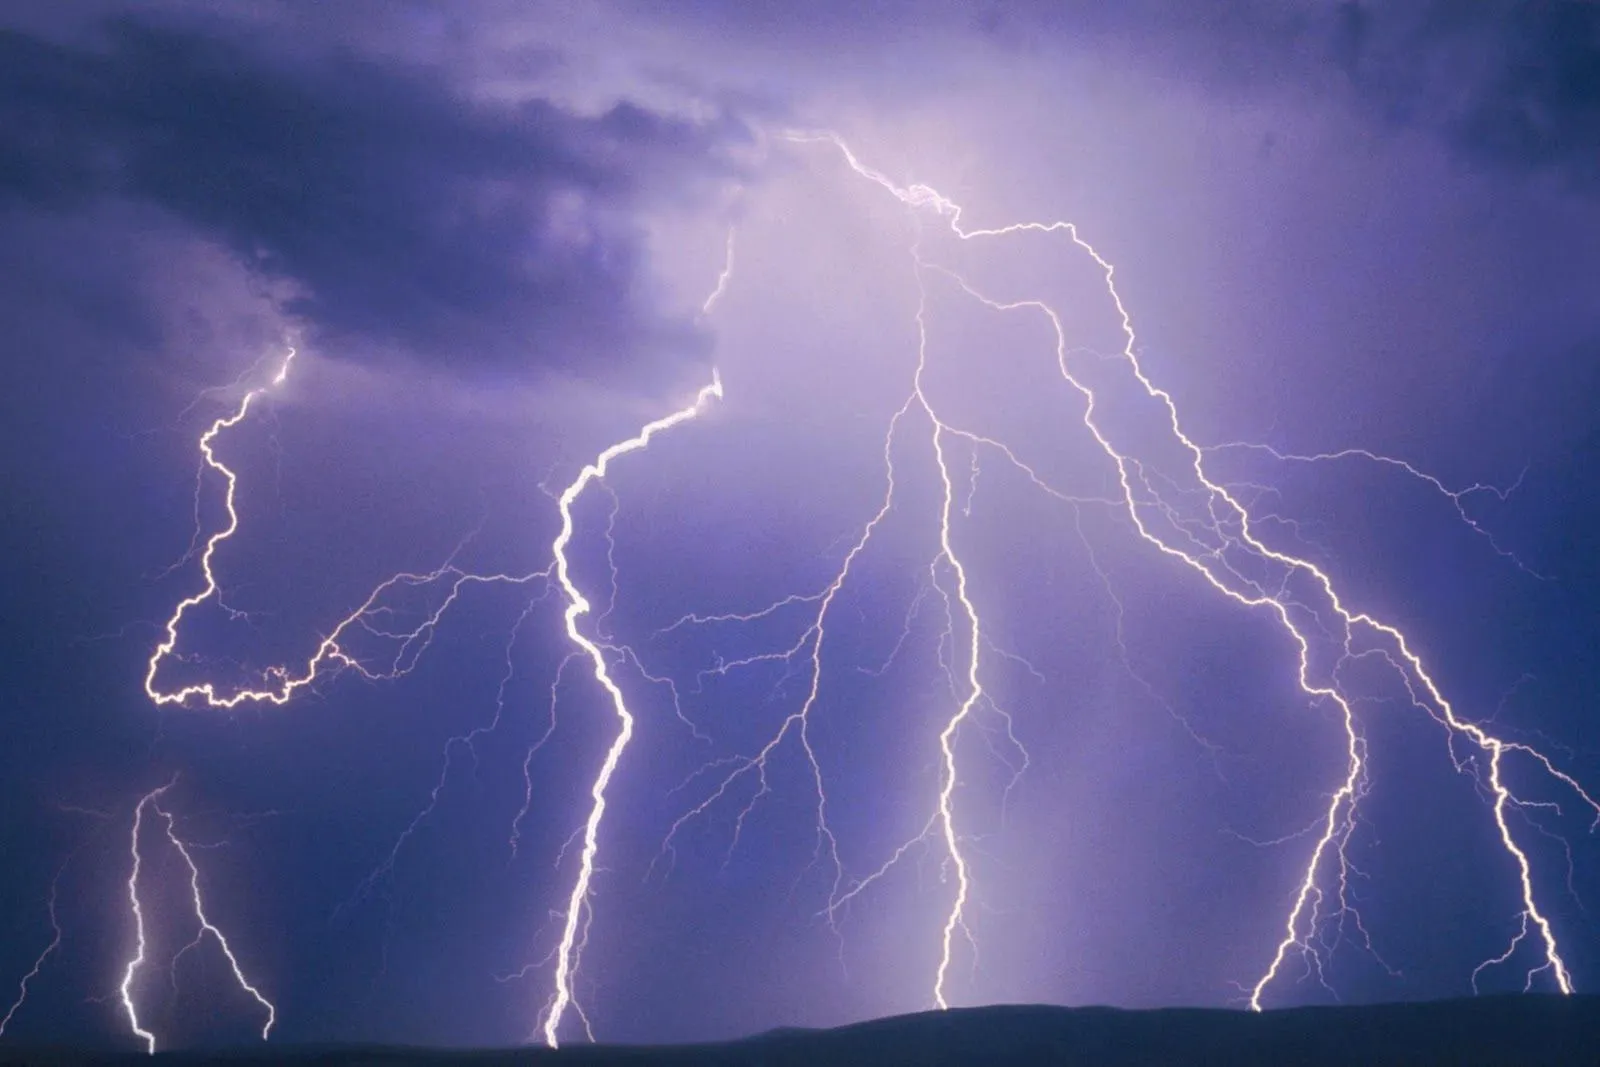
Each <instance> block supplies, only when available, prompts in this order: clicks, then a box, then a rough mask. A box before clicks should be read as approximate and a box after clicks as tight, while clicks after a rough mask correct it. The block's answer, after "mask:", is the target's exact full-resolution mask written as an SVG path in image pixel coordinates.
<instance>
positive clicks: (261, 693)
mask: <svg viewBox="0 0 1600 1067" xmlns="http://www.w3.org/2000/svg"><path fill="white" fill-rule="evenodd" d="M295 354H296V353H295V350H294V349H292V348H291V349H289V353H288V355H287V356H285V357H284V360H283V362H282V363H281V364H280V365H279V367H278V370H277V372H276V373H275V374H274V375H273V376H272V379H271V381H270V383H269V384H267V385H263V386H258V387H256V388H254V389H251V390H250V391H248V392H247V393H245V395H244V397H243V398H242V399H241V400H240V401H239V404H238V406H237V407H235V408H234V409H233V412H232V414H229V415H223V416H220V417H218V418H217V419H216V420H215V421H213V422H212V423H211V425H210V426H209V427H207V429H206V430H205V432H204V433H202V434H201V435H200V445H199V447H200V456H201V459H202V461H203V464H204V468H209V469H211V470H213V471H215V472H216V473H217V474H218V475H220V476H221V477H222V479H223V484H224V486H225V487H226V488H225V490H224V493H223V509H224V511H225V512H226V514H227V521H226V522H224V523H223V524H222V526H221V527H220V528H219V529H217V530H216V531H214V532H213V533H212V534H211V535H210V536H209V537H207V538H206V540H205V548H204V549H203V550H202V551H201V552H200V573H201V576H202V578H203V579H204V583H203V586H202V588H201V589H200V590H199V591H198V592H196V593H193V594H191V595H190V596H187V597H185V598H183V599H182V600H180V601H178V603H177V606H176V607H174V608H173V611H172V615H171V616H170V617H169V618H168V619H167V622H166V624H165V627H164V630H165V637H164V638H163V639H162V640H161V641H160V642H159V643H158V644H157V645H156V647H155V649H154V651H152V652H151V654H150V659H149V661H148V662H147V663H146V666H145V677H144V692H145V695H146V696H147V697H149V699H150V700H151V701H152V702H153V703H155V704H156V705H157V706H162V705H177V706H189V705H190V704H192V703H195V702H198V703H200V704H201V705H202V706H206V707H212V708H235V707H238V706H240V705H241V704H247V703H248V704H263V703H265V704H276V705H283V704H287V703H288V702H289V700H290V699H291V698H292V697H293V696H294V695H295V693H296V692H298V691H299V690H301V689H304V688H306V687H307V686H310V685H311V684H313V683H314V682H316V681H317V680H318V679H319V678H321V677H323V676H324V674H325V673H329V672H337V671H341V670H346V669H349V670H353V671H355V672H356V673H358V674H360V675H361V676H362V677H364V678H366V679H368V680H369V681H376V680H380V679H393V678H397V677H400V676H402V675H405V674H407V673H409V672H410V671H411V670H412V669H413V668H414V667H415V666H416V663H417V660H418V658H419V657H420V656H421V654H422V652H423V651H424V650H425V649H426V648H427V646H428V644H429V642H430V641H431V640H432V638H433V635H434V633H435V632H436V631H437V630H438V627H439V623H440V621H441V620H442V619H443V617H444V615H445V614H446V612H448V611H449V610H450V609H451V607H452V606H454V605H455V604H456V602H457V600H458V599H459V597H460V595H461V592H462V590H463V589H464V588H465V587H466V586H468V585H472V584H487V583H500V582H504V583H513V584H525V583H528V582H532V581H534V580H535V579H538V578H547V577H548V576H549V571H548V569H546V570H543V571H534V572H531V573H529V574H523V575H511V574H498V573H497V574H474V573H470V572H467V571H464V570H462V569H460V568H459V567H457V566H456V565H455V563H454V557H453V556H452V558H451V559H449V560H446V562H445V563H444V564H443V565H442V566H440V567H438V568H436V569H434V570H432V571H428V572H426V573H413V572H402V573H399V574H396V575H394V576H392V577H390V578H387V579H385V580H384V581H382V582H380V583H379V584H378V585H377V586H376V587H375V588H374V589H373V591H372V592H371V593H370V594H369V595H368V596H367V598H366V599H365V600H363V601H362V602H361V604H360V605H359V606H357V607H356V609H355V610H354V611H352V612H350V613H349V614H348V615H346V616H345V617H344V618H342V619H340V620H339V621H338V622H337V623H336V624H335V625H334V627H333V628H332V629H331V630H330V631H329V632H328V635H327V636H326V637H324V638H323V639H322V640H321V642H320V643H319V644H318V645H317V647H316V649H315V650H314V651H313V653H312V654H311V656H310V657H308V658H307V660H306V662H305V664H304V665H303V666H302V667H300V668H298V669H295V668H290V667H287V666H281V665H280V666H273V667H269V668H267V669H266V670H265V671H263V672H262V674H263V680H264V681H265V682H266V683H267V684H265V685H263V686H259V687H249V686H241V687H239V688H236V689H233V690H231V691H230V690H226V689H224V688H222V687H221V686H219V685H218V684H217V683H215V682H212V681H203V682H194V683H190V684H188V685H182V686H179V687H177V688H169V689H163V688H161V687H160V686H159V685H158V676H159V674H160V671H161V666H162V664H163V663H164V662H165V661H166V660H167V659H169V658H172V657H174V656H175V655H176V651H177V647H178V640H179V636H178V632H179V629H180V628H181V627H182V625H183V621H184V617H185V616H186V615H188V614H189V612H191V611H193V610H194V609H195V608H198V607H199V606H201V605H202V604H204V603H206V602H207V601H214V600H215V601H218V602H220V597H221V585H220V584H219V582H218V580H217V575H216V571H215V561H216V555H217V551H218V550H219V549H220V548H221V547H222V545H223V544H224V543H226V542H227V541H228V540H229V539H231V538H232V537H233V536H234V534H235V533H237V532H238V529H239V512H238V507H237V499H238V492H239V475H238V473H237V472H236V471H234V470H233V468H231V467H229V466H228V465H227V464H226V463H224V462H223V461H222V459H221V458H219V457H218V455H217V451H216V444H217V437H218V435H219V434H221V433H222V432H223V431H225V430H231V429H233V428H234V427H236V426H238V425H239V424H240V423H241V422H243V421H244V420H245V418H246V416H248V415H249V414H250V410H251V408H252V406H253V405H255V403H256V402H257V401H258V400H259V399H260V398H261V397H263V396H264V395H266V394H267V393H268V392H269V391H271V390H272V389H275V388H277V387H279V386H282V385H283V383H284V382H285V381H287V380H288V377H289V370H290V368H291V366H292V365H293V363H294V359H295ZM204 468H202V469H204ZM458 551H459V549H458ZM436 586H437V587H442V588H445V589H446V592H445V594H444V596H443V597H442V598H441V600H440V602H439V604H438V605H437V606H436V607H435V608H434V609H433V610H432V611H429V612H425V613H423V617H422V620H421V621H420V622H419V623H418V624H417V625H415V626H413V627H411V628H409V629H393V628H391V627H390V626H389V625H387V624H385V623H384V622H381V621H380V620H383V619H386V618H388V617H391V616H393V615H394V613H395V609H394V608H392V607H388V606H386V605H385V598H386V597H387V596H389V594H391V593H394V592H395V591H402V592H403V591H406V590H415V589H427V588H431V587H436ZM358 633H359V634H361V635H365V636H366V637H368V638H376V639H378V640H379V641H380V642H389V643H390V644H391V647H392V649H393V651H392V652H391V653H390V654H389V656H388V662H387V664H382V663H379V664H376V665H375V664H373V663H372V662H371V659H370V657H369V658H366V659H364V658H362V657H360V656H357V655H354V654H352V653H351V652H350V651H348V650H347V649H346V647H345V646H344V645H343V644H342V643H341V642H344V641H346V640H347V638H346V634H352V635H356V634H358Z"/></svg>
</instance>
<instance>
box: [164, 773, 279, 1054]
mask: <svg viewBox="0 0 1600 1067" xmlns="http://www.w3.org/2000/svg"><path fill="white" fill-rule="evenodd" d="M152 795H159V791H158V793H156V794H152ZM151 807H153V808H154V809H155V810H156V813H157V814H159V815H160V816H161V817H162V819H164V820H165V821H166V830H167V840H168V841H170V842H172V847H173V848H175V849H177V850H178V855H180V856H182V857H183V862H184V865H185V866H186V867H188V868H189V899H190V903H192V904H193V905H194V916H195V918H196V919H198V920H200V933H199V935H198V936H197V937H196V938H195V942H196V943H198V942H199V941H200V939H201V938H203V937H204V936H205V935H206V934H210V935H211V936H212V937H214V938H216V941H217V945H218V947H220V948H221V949H222V954H223V955H224V956H226V957H227V958H228V966H229V967H230V968H232V970H233V977H234V979H235V980H236V981H237V982H238V983H239V985H240V987H241V988H243V989H244V991H245V992H246V993H249V994H250V995H251V996H252V997H254V998H255V1001H256V1003H257V1004H260V1005H261V1006H262V1007H263V1008H265V1009H266V1010H267V1019H266V1022H264V1023H262V1024H261V1040H263V1041H265V1040H266V1039H267V1035H268V1034H270V1033H272V1026H273V1024H274V1023H276V1022H277V1021H278V1009H277V1008H276V1007H275V1006H274V1005H273V1003H272V1002H271V1001H270V1000H268V999H267V998H266V997H264V996H262V995H261V990H259V989H257V988H256V987H255V986H253V985H251V984H250V980H249V979H248V978H246V977H245V976H244V971H243V969H241V968H240V966H239V959H238V957H237V956H235V955H234V954H233V946H232V945H230V944H228V939H227V937H225V936H224V935H223V933H222V931H221V930H219V929H218V928H217V926H216V924H215V923H213V922H212V921H211V920H210V919H208V918H206V909H205V901H203V900H202V899H201V897H200V868H198V867H196V866H195V863H194V856H192V855H191V854H190V852H189V846H187V845H185V844H184V843H183V839H182V838H180V837H179V836H178V829H177V825H176V823H175V822H174V820H173V817H172V813H171V812H169V811H165V810H163V809H162V807H161V805H160V804H152V805H151Z"/></svg>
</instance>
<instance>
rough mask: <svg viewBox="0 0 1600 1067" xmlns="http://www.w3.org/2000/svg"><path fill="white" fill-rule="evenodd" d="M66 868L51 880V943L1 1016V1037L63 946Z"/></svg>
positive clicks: (48, 907) (48, 908)
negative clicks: (59, 909)
mask: <svg viewBox="0 0 1600 1067" xmlns="http://www.w3.org/2000/svg"><path fill="white" fill-rule="evenodd" d="M67 862H71V857H70V856H69V857H68V858H67ZM66 870H67V863H62V865H61V866H60V867H58V868H57V869H56V875H55V877H54V878H52V879H51V880H50V898H49V901H48V902H47V904H46V914H47V915H48V916H49V919H50V932H51V934H52V935H53V936H52V937H51V938H50V943H49V944H48V945H46V946H45V947H44V951H43V952H41V953H39V955H38V956H36V957H35V958H34V961H33V966H32V967H31V968H30V969H29V970H28V973H27V974H25V975H23V976H22V981H21V982H19V983H18V986H17V999H16V1000H14V1001H12V1002H11V1007H9V1008H7V1009H6V1013H5V1015H4V1017H0V1037H4V1036H5V1033H6V1027H8V1026H10V1025H11V1019H12V1017H13V1016H15V1015H16V1014H17V1009H19V1008H21V1007H22V1004H23V1002H24V1001H26V1000H27V999H28V983H30V982H32V981H33V980H34V979H35V978H37V977H39V971H40V970H42V969H43V967H44V961H45V960H47V959H49V958H50V957H51V956H52V955H53V954H54V953H55V951H56V949H58V948H60V947H61V922H60V920H59V919H58V918H57V916H56V897H57V891H58V890H59V888H60V885H61V876H62V875H63V874H64V873H66Z"/></svg>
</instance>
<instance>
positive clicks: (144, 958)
mask: <svg viewBox="0 0 1600 1067" xmlns="http://www.w3.org/2000/svg"><path fill="white" fill-rule="evenodd" d="M176 783H177V779H176V778H174V779H172V780H171V781H169V782H167V784H165V785H163V786H159V787H157V788H155V789H152V790H151V791H150V792H148V793H146V794H145V795H144V796H142V797H140V798H139V803H138V804H137V805H135V807H134V809H133V828H132V830H131V831H130V833H129V835H128V851H129V853H130V854H131V857H132V866H131V868H130V870H129V872H128V883H127V889H128V905H129V908H130V910H131V913H132V915H133V930H134V952H133V955H132V956H130V957H129V958H128V961H127V963H126V964H125V965H124V967H123V972H122V983H121V985H120V986H119V987H118V991H119V993H120V995H121V998H122V1007H123V1010H124V1011H125V1012H126V1013H127V1016H128V1025H129V1027H130V1028H131V1029H132V1031H133V1034H134V1036H135V1037H137V1038H139V1040H141V1041H143V1042H144V1045H145V1049H146V1051H148V1052H152V1053H153V1052H155V1051H156V1035H155V1032H154V1031H153V1030H149V1029H146V1028H145V1026H144V1025H143V1024H142V1023H141V1022H140V1021H139V1009H138V1005H137V998H136V995H135V992H134V983H135V981H136V980H137V979H138V976H139V972H140V970H141V969H142V968H143V967H144V965H145V963H146V962H148V954H149V951H150V944H149V940H148V937H147V933H146V928H145V905H144V902H143V900H142V898H141V896H140V893H139V881H140V877H141V875H142V873H143V869H144V852H143V849H142V848H141V847H140V836H141V834H142V832H143V830H144V819H145V809H147V808H148V809H149V810H151V811H153V812H155V814H156V815H157V816H158V817H160V819H161V820H162V823H163V830H164V832H165V837H166V840H167V843H168V844H170V845H171V846H172V847H173V849H174V850H176V851H177V853H178V855H179V857H181V858H182V860H183V863H184V867H185V868H186V869H187V871H188V889H189V906H190V909H191V910H192V911H193V913H194V917H195V920H196V921H197V922H198V923H199V927H200V928H199V931H198V932H197V933H196V934H195V937H194V940H192V941H191V942H190V943H189V944H187V945H185V946H184V947H183V948H181V949H179V950H178V952H177V953H176V954H175V956H174V960H176V957H177V956H181V955H182V954H183V953H185V952H187V951H189V950H190V949H191V948H197V947H199V946H200V945H201V944H202V943H203V942H204V940H205V939H206V937H207V935H209V936H210V937H211V938H212V939H213V940H215V941H216V943H217V947H218V948H220V949H221V950H222V954H223V956H224V957H225V958H226V959H227V961H228V967H229V969H230V971H231V972H232V973H233V977H234V980H235V981H236V982H238V984H239V988H241V989H243V990H244V991H245V992H246V993H248V994H249V995H250V997H251V999H253V1000H254V1001H255V1002H256V1003H257V1004H259V1005H260V1006H261V1008H262V1010H263V1011H264V1013H265V1016H264V1019H263V1021H262V1025H261V1039H262V1040H263V1041H264V1040H266V1039H267V1036H268V1035H269V1034H271V1033H272V1027H273V1025H274V1024H275V1023H276V1022H277V1018H278V1009H277V1007H276V1006H275V1005H274V1004H273V1003H272V1001H270V1000H268V999H267V997H266V995H265V994H263V993H262V992H261V990H260V989H259V988H258V987H257V986H256V985H255V984H254V983H252V982H251V981H250V979H249V978H247V977H245V973H244V969H243V967H241V965H240V963H239V958H238V956H237V955H236V954H235V953H234V950H233V946H232V945H231V944H230V943H229V942H228V938H227V935H226V934H224V933H223V932H222V930H221V928H220V927H218V926H217V925H216V924H215V923H213V922H212V921H211V919H210V917H209V916H208V915H207V914H206V906H205V898H204V895H203V894H202V892H201V889H200V868H199V867H198V866H197V865H196V864H195V861H194V854H193V853H192V852H191V851H190V847H191V846H190V845H189V844H187V843H186V842H185V841H184V840H183V838H182V837H180V836H179V835H178V828H177V821H176V818H175V817H174V816H173V814H172V813H171V812H170V811H168V810H167V809H165V808H163V807H162V806H161V798H162V797H163V796H165V795H166V794H167V792H169V791H170V790H171V789H172V787H173V786H174V785H175V784H176Z"/></svg>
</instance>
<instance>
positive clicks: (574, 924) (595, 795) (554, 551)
mask: <svg viewBox="0 0 1600 1067" xmlns="http://www.w3.org/2000/svg"><path fill="white" fill-rule="evenodd" d="M729 248H730V256H731V249H732V245H731V243H730V245H729ZM719 291H720V283H719ZM706 304H707V307H708V308H709V306H710V304H711V301H710V300H707V302H706ZM721 397H722V379H721V378H720V377H718V376H716V375H715V374H713V376H712V379H711V384H710V385H707V386H706V387H704V388H703V389H701V390H700V392H699V394H698V395H697V396H696V397H695V401H694V403H693V404H691V405H689V406H688V407H686V408H683V409H681V410H679V411H675V412H673V413H672V414H671V415H668V416H666V417H664V418H660V419H657V420H656V421H654V422H651V423H647V424H645V426H644V428H643V429H641V430H640V431H639V432H638V433H637V434H635V435H634V436H633V437H630V438H628V439H627V440H625V441H619V442H618V443H617V444H614V445H612V446H611V447H610V448H607V449H606V450H605V451H603V452H601V453H600V455H599V456H597V457H596V458H595V460H594V462H592V463H590V464H588V465H587V466H586V467H584V468H583V470H581V471H579V472H578V476H577V478H575V479H574V480H573V482H572V484H571V485H569V486H567V488H566V489H564V490H563V491H562V493H561V497H560V499H559V500H558V501H557V505H556V506H557V508H558V510H559V511H560V513H561V530H560V532H559V533H557V534H556V539H555V541H554V543H552V544H551V546H550V552H551V555H552V556H553V557H554V558H555V577H556V582H557V583H558V584H559V585H560V586H561V590H562V592H563V593H565V594H566V598H567V610H566V615H565V619H566V629H567V637H568V639H569V640H571V642H572V643H573V644H574V645H577V646H578V648H580V649H582V650H583V652H584V654H585V655H587V656H588V658H589V662H590V663H591V664H592V665H593V668H594V680H595V682H596V683H598V684H599V685H600V687H601V688H602V689H604V690H605V691H606V694H607V695H608V696H609V697H610V698H611V706H612V709H613V710H614V711H615V713H616V716H617V723H618V729H617V734H616V737H615V738H614V739H613V740H612V742H611V747H610V748H609V749H608V750H607V751H606V757H605V760H604V761H603V762H602V763H601V765H600V771H599V773H598V774H597V775H596V776H595V780H594V784H593V786H591V787H590V790H589V795H590V797H591V798H592V799H593V801H594V803H593V806H592V807H591V808H590V809H589V817H588V819H587V820H586V821H585V822H584V827H583V852H582V853H581V854H580V857H579V861H578V877H577V878H576V879H575V880H574V881H573V884H572V893H571V895H570V896H569V897H568V899H567V908H566V912H565V913H564V917H563V925H562V930H561V943H560V945H559V947H558V948H557V949H556V973H555V986H556V988H555V995H554V997H553V998H552V999H551V1001H550V1004H549V1006H548V1007H547V1008H546V1009H545V1012H544V1018H543V1020H542V1022H541V1029H542V1030H543V1032H544V1040H545V1043H546V1044H547V1045H549V1046H550V1047H551V1048H555V1047H556V1045H557V1044H558V1034H559V1031H560V1029H561V1017H562V1015H563V1014H564V1013H565V1012H566V1009H567V1007H568V1006H569V1005H570V1004H571V1003H572V976H573V973H574V972H575V971H576V969H577V966H578V962H579V957H580V956H581V954H582V943H581V942H580V941H579V925H580V919H581V918H582V916H584V915H585V914H587V913H588V911H589V908H590V904H589V883H590V881H591V879H592V878H593V877H594V863H595V856H596V855H597V854H598V852H599V850H600V823H601V820H602V819H603V818H604V817H605V811H606V789H607V787H608V786H609V785H610V784H611V776H612V775H613V774H615V773H616V770H617V764H618V762H619V761H620V760H621V759H622V753H623V750H624V749H626V748H627V747H628V741H629V739H630V738H632V736H633V722H634V720H633V714H632V713H631V712H629V711H628V705H627V700H626V698H625V697H624V696H623V693H622V689H621V687H620V686H618V685H617V683H616V680H615V679H613V678H612V677H611V670H610V667H609V666H608V665H607V663H606V657H605V650H604V648H603V647H602V646H601V645H599V644H597V643H596V642H595V641H594V640H593V639H591V638H590V637H588V636H587V635H585V634H584V633H583V631H582V630H580V629H579V628H578V620H579V619H581V618H582V617H583V616H585V615H587V614H588V613H589V611H590V610H591V606H590V604H589V601H588V600H587V599H586V598H585V597H584V595H583V593H582V592H580V591H579V589H578V586H577V584H576V583H575V582H574V581H573V578H572V564H571V561H570V560H569V559H568V558H567V546H568V544H569V543H571V541H572V535H573V531H574V525H573V519H572V506H573V504H574V503H575V502H576V501H577V499H578V497H579V496H581V495H582V493H583V491H584V489H585V488H587V487H588V486H589V484H590V483H591V482H594V481H598V480H600V479H603V478H605V476H606V471H607V469H608V468H609V467H610V465H611V461H612V460H614V459H617V458H618V457H620V456H625V455H627V454H628V453H630V452H637V451H640V450H641V449H644V448H646V447H648V446H649V444H650V439H651V438H652V437H654V436H655V435H656V434H658V433H662V432H664V431H666V430H670V429H672V428H673V427H674V426H677V425H679V424H680V423H684V422H688V421H689V420H690V419H693V418H695V417H696V416H698V415H699V414H700V413H701V412H703V411H704V410H705V408H706V405H708V404H709V403H710V402H711V401H712V400H713V399H721Z"/></svg>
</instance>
